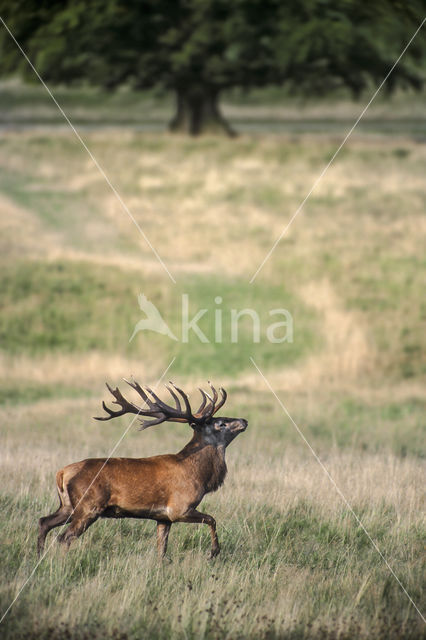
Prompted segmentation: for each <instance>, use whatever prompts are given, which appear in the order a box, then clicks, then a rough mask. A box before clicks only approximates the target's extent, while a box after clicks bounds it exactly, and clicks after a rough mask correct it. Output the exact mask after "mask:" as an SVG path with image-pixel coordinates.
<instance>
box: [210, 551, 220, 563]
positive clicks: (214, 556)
mask: <svg viewBox="0 0 426 640" xmlns="http://www.w3.org/2000/svg"><path fill="white" fill-rule="evenodd" d="M219 553H220V549H219V548H217V549H212V550H211V551H210V553H209V556H208V557H209V560H213V558H216V556H218V555H219Z"/></svg>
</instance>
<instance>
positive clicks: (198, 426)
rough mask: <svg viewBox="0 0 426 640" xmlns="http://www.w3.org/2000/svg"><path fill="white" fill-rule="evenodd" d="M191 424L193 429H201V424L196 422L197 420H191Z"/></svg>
mask: <svg viewBox="0 0 426 640" xmlns="http://www.w3.org/2000/svg"><path fill="white" fill-rule="evenodd" d="M189 426H190V427H191V429H194V431H200V425H199V424H196V423H195V422H190V423H189Z"/></svg>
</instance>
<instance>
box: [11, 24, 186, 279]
mask: <svg viewBox="0 0 426 640" xmlns="http://www.w3.org/2000/svg"><path fill="white" fill-rule="evenodd" d="M0 21H1V22H2V23H3V26H4V28H5V29H6V31H7V32H8V34H9V35H10V37H11V38H12V40H13V41H14V43H15V44H16V46H17V47H18V49H19V51H20V52H21V53H22V55H23V56H24V58H25V60H26V61H27V62H28V64H29V65H30V67H31V69H32V70H33V71H34V73H35V75H36V76H37V78H38V79H39V80H40V82H41V84H42V85H43V87H44V88H45V89H46V91H47V93H48V94H49V96H50V97H51V98H52V100H53V102H54V103H55V105H56V106H57V107H58V109H59V111H60V112H61V114H62V115H63V117H64V118H65V120H66V121H67V123H68V124H69V126H70V127H71V129H72V131H73V132H74V134H75V135H76V137H77V139H78V140H79V142H80V143H81V145H82V146H83V147H84V149H85V150H86V151H87V153H88V154H89V156H90V158H91V159H92V161H93V163H94V164H95V166H96V168H97V169H98V171H99V173H100V174H101V175H102V177H103V178H104V180H105V182H106V183H107V184H108V186H109V187H110V189H111V191H112V192H113V194H114V195H115V197H116V198H117V200H118V202H119V203H120V205H121V207H122V209H123V210H124V211H125V212H126V213H127V215H128V216H129V218H130V220H131V221H132V222H133V224H134V225H135V227H136V228H137V230H138V231H139V233H140V234H141V236H142V237H143V239H144V240H145V242H146V243H147V245H148V246H149V248H150V249H151V251H152V252H153V254H154V255H155V257H156V258H157V260H158V262H159V263H160V264H161V266H162V267H163V269H164V270H165V271H166V273H167V275H168V276H169V278H170V280H171V281H172V282H173V283H174V284H176V280H175V279H174V277H173V276H172V274H171V273H170V271H169V270H168V268H167V266H166V265H165V263H164V262H163V260H162V258H161V256H160V255H159V253H158V252H157V250H156V249H155V248H154V247H153V246H152V244H151V242H150V240H149V238H148V236H147V235H146V233H145V231H144V230H143V229H142V227H141V226H140V225H139V223H138V222H137V220H136V219H135V217H134V216H133V214H132V212H131V211H130V209H129V208H128V206H127V205H126V204H125V202H124V201H123V198H122V197H121V196H120V194H119V193H118V191H117V189H116V188H115V187H114V185H113V184H112V182H111V180H110V179H109V178H108V176H107V174H106V173H105V171H104V169H103V168H102V167H101V165H100V164H99V162H98V161H97V159H96V158H95V156H94V155H93V153H92V152H91V151H90V149H89V147H88V146H87V144H86V143H85V142H84V140H83V138H82V137H81V135H80V134H79V133H78V131H77V129H76V128H75V127H74V125H73V124H72V122H71V120H70V119H69V118H68V116H67V114H66V113H65V111H64V110H63V109H62V107H61V105H60V104H59V102H58V101H57V100H56V98H55V96H54V95H53V93H52V92H51V90H50V89H49V87H48V86H47V84H46V83H45V81H44V80H43V78H42V77H41V75H40V74H39V72H38V71H37V69H36V68H35V66H34V65H33V63H32V62H31V60H30V59H29V57H28V56H27V54H26V53H25V51H24V50H23V48H22V47H21V45H20V44H19V42H18V41H17V39H16V38H15V36H14V35H13V33H12V32H11V30H10V29H9V27H8V26H7V24H6V23H5V21H4V20H3V18H2V17H1V16H0Z"/></svg>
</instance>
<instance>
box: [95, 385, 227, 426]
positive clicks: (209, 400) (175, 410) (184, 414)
mask: <svg viewBox="0 0 426 640" xmlns="http://www.w3.org/2000/svg"><path fill="white" fill-rule="evenodd" d="M124 381H125V382H126V383H127V384H128V385H129V386H130V387H132V389H134V390H135V391H136V392H137V393H138V394H139V395H140V396H141V398H142V399H143V400H144V402H145V405H146V406H145V407H143V406H142V407H138V406H137V405H135V404H133V402H129V401H128V400H126V398H125V397H124V396H123V395H122V394H121V392H120V390H119V389H118V387H116V388H115V389H112V387H110V386H109V384H108V383H107V385H106V386H107V388H108V390H109V391H110V393H111V394H112V395H113V396H114V398H115V400H113V404H118V405H119V406H120V407H121V409H118V410H117V411H114V409H110V408H109V407H107V405H106V404H105V402H102V406H103V408H104V409H105V411H106V412H107V413H108V414H109V415H108V416H103V417H99V418H95V420H111V418H117V417H118V416H123V415H125V414H126V413H134V414H136V415H139V416H146V417H149V418H152V420H143V419H142V418H141V419H140V422H141V425H142V426H141V430H143V429H147V428H148V427H152V426H153V425H155V424H161V423H162V422H166V421H168V422H187V423H189V424H192V425H197V426H200V425H202V424H204V423H205V422H207V421H208V420H210V418H211V417H212V416H213V415H214V414H215V413H216V412H217V411H218V410H219V409H220V408H221V407H222V406H223V405H224V404H225V402H226V398H227V394H226V391H225V390H224V389H222V388H221V389H219V392H220V394H221V399H220V400H219V402H217V401H218V398H219V394H218V392H217V391H216V389H215V388H214V387H213V385H212V384H211V383H210V382H209V385H210V388H211V390H212V394H213V395H212V396H211V395H210V394H209V393H207V392H206V391H204V390H203V389H199V391H200V393H201V396H202V402H201V405H200V406H199V407H198V410H197V411H196V412H195V413H193V412H192V409H191V405H190V402H189V400H188V396H187V395H186V393H185V392H184V391H182V389H180V388H179V387H177V386H176V385H175V384H173V382H170V385H171V386H168V385H166V389H168V391H169V393H170V395H171V396H172V398H173V400H174V403H175V406H174V407H172V406H170V405H168V404H166V403H165V402H163V401H162V400H161V399H160V398H159V397H158V396H157V394H156V393H155V392H154V391H153V390H152V389H151V388H150V387H141V386H140V384H139V383H138V382H136V380H131V381H130V380H126V379H124ZM176 392H177V393H176ZM179 396H180V398H179ZM181 399H182V400H183V404H184V408H182V404H181Z"/></svg>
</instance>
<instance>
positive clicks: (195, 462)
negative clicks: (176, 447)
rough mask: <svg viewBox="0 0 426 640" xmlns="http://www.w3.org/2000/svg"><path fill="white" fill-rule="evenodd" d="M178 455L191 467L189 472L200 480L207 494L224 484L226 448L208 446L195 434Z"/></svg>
mask: <svg viewBox="0 0 426 640" xmlns="http://www.w3.org/2000/svg"><path fill="white" fill-rule="evenodd" d="M177 455H178V456H179V457H180V458H181V459H183V460H185V462H186V463H187V464H188V465H189V468H190V471H189V472H190V473H191V474H193V475H194V476H197V477H198V478H199V479H200V482H201V483H202V484H203V485H204V487H205V489H206V493H210V492H211V491H216V489H218V488H219V487H220V486H221V485H222V484H223V482H224V480H225V476H226V472H227V468H226V462H225V447H224V446H218V447H216V446H214V445H212V444H208V443H206V442H204V440H203V437H202V435H200V434H199V433H197V432H195V433H194V435H193V437H192V440H191V441H190V442H188V444H187V445H186V446H185V447H184V448H183V449H182V451H180V452H179V453H178V454H177Z"/></svg>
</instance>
